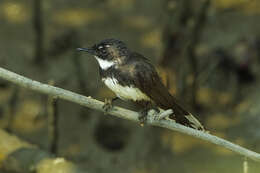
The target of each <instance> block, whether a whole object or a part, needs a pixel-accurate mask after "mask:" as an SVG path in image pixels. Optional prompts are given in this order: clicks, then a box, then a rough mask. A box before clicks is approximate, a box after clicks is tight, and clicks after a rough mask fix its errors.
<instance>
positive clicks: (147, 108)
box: [138, 103, 160, 126]
mask: <svg viewBox="0 0 260 173" xmlns="http://www.w3.org/2000/svg"><path fill="white" fill-rule="evenodd" d="M151 109H153V110H155V111H156V112H157V113H159V112H160V110H159V109H158V107H157V106H155V105H154V104H151V103H149V104H147V105H146V106H145V108H144V109H142V110H141V111H140V112H139V114H140V115H139V117H138V119H139V122H140V125H141V126H143V125H144V124H145V122H146V119H147V115H148V113H149V111H150V110H151Z"/></svg>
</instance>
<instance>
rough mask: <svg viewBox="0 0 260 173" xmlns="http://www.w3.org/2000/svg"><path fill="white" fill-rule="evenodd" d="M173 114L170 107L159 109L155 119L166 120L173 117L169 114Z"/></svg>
mask: <svg viewBox="0 0 260 173" xmlns="http://www.w3.org/2000/svg"><path fill="white" fill-rule="evenodd" d="M171 114H173V110H172V109H168V110H165V111H164V110H163V111H162V110H161V111H159V112H158V111H157V114H156V115H155V116H154V120H156V121H158V120H162V119H166V120H171V118H169V116H170V115H171Z"/></svg>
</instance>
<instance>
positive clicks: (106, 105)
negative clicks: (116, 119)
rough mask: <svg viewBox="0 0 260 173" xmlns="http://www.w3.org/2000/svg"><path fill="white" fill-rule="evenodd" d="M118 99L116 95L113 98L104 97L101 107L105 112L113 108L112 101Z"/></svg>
mask: <svg viewBox="0 0 260 173" xmlns="http://www.w3.org/2000/svg"><path fill="white" fill-rule="evenodd" d="M116 99H118V98H117V97H115V98H113V99H107V98H106V99H105V103H104V105H103V107H102V108H103V109H104V111H105V112H108V111H110V110H111V109H112V108H113V102H114V101H115V100H116Z"/></svg>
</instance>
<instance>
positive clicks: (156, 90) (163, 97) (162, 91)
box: [133, 55, 203, 129]
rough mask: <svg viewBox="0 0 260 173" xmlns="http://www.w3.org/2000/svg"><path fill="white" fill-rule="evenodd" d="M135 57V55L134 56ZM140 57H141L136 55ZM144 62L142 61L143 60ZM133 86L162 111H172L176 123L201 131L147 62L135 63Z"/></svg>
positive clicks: (197, 123)
mask: <svg viewBox="0 0 260 173" xmlns="http://www.w3.org/2000/svg"><path fill="white" fill-rule="evenodd" d="M136 56H137V55H136ZM138 56H141V55H138ZM143 60H144V59H143ZM134 67H135V70H134V71H135V73H134V74H133V75H135V76H134V78H135V79H137V80H135V85H136V86H137V87H138V88H139V89H140V90H141V91H142V92H143V93H145V94H146V95H147V96H148V97H150V98H151V99H152V100H153V102H154V103H155V104H156V105H157V106H158V107H160V108H162V109H165V110H166V109H172V110H173V112H174V116H170V117H171V118H173V119H175V120H176V122H178V123H181V124H183V125H186V126H190V127H193V128H196V129H203V127H202V126H201V124H200V123H199V121H198V120H197V119H196V118H195V117H193V116H192V115H191V114H190V113H189V112H188V111H186V110H184V109H183V108H182V107H181V106H180V105H179V104H178V103H177V102H176V100H175V98H174V97H173V96H172V95H171V94H170V93H169V91H168V89H167V88H166V87H165V86H164V85H163V83H162V81H161V79H160V77H159V75H158V73H157V72H156V70H155V68H154V67H153V66H152V65H151V64H150V63H149V62H148V61H147V60H145V61H141V62H139V63H138V61H135V66H134Z"/></svg>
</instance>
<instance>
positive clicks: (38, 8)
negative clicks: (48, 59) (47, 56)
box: [33, 0, 44, 64]
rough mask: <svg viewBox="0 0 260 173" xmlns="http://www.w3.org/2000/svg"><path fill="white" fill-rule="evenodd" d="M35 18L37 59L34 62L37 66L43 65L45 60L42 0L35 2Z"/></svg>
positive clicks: (35, 0)
mask: <svg viewBox="0 0 260 173" xmlns="http://www.w3.org/2000/svg"><path fill="white" fill-rule="evenodd" d="M33 5H34V8H33V9H34V16H33V25H34V31H35V55H34V56H35V57H34V61H35V63H36V64H41V63H43V60H44V50H43V38H44V28H43V21H42V20H43V16H42V0H34V4H33Z"/></svg>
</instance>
